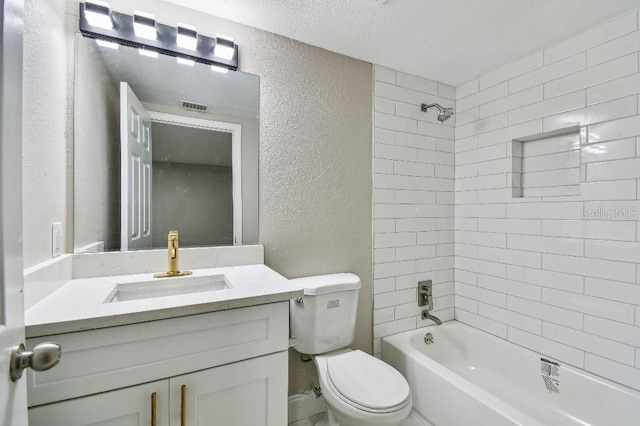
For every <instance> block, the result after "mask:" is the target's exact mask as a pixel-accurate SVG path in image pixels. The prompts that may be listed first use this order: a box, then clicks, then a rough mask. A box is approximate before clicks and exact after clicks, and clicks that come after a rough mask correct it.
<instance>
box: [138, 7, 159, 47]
mask: <svg viewBox="0 0 640 426" xmlns="http://www.w3.org/2000/svg"><path fill="white" fill-rule="evenodd" d="M133 32H134V33H135V34H136V37H140V38H146V39H147V40H156V39H157V38H158V31H157V30H156V17H155V16H154V15H152V14H150V13H145V12H138V11H137V10H136V11H135V12H133Z"/></svg>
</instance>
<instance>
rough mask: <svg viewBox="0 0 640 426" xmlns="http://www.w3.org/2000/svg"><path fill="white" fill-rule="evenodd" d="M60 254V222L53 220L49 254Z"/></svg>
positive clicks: (53, 255) (54, 255)
mask: <svg viewBox="0 0 640 426" xmlns="http://www.w3.org/2000/svg"><path fill="white" fill-rule="evenodd" d="M61 254H62V222H53V224H52V225H51V256H52V257H56V256H60V255H61Z"/></svg>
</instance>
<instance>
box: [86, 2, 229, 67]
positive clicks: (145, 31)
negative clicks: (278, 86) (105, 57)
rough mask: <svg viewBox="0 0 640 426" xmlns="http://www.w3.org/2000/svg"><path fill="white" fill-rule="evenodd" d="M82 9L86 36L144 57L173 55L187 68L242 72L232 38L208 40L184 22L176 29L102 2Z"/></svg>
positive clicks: (138, 13) (218, 36)
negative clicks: (197, 66)
mask: <svg viewBox="0 0 640 426" xmlns="http://www.w3.org/2000/svg"><path fill="white" fill-rule="evenodd" d="M79 8H80V32H81V33H82V35H83V36H85V37H89V38H93V39H96V41H100V42H101V43H102V42H110V43H117V44H122V45H124V46H129V47H133V48H137V49H141V52H140V54H142V55H146V56H151V55H154V56H155V55H157V54H159V53H162V54H163V55H168V56H173V57H176V58H179V59H180V61H179V62H180V63H181V64H185V65H192V64H193V63H194V62H200V63H202V64H205V65H210V66H212V67H216V68H217V69H216V70H219V71H222V70H224V71H225V72H226V71H228V70H232V71H236V70H237V69H238V56H239V55H238V45H237V44H235V43H234V41H233V38H231V37H228V36H222V35H217V36H216V37H207V36H204V35H201V34H198V32H197V30H196V28H195V27H194V26H191V25H187V24H183V23H178V25H177V26H176V27H172V26H169V25H164V24H161V23H158V22H156V19H155V17H154V15H151V14H148V13H142V12H137V11H136V12H134V14H133V15H127V14H124V13H119V12H115V11H113V10H111V8H110V6H109V3H107V2H105V1H100V0H87V1H85V2H84V3H80V5H79ZM101 46H103V44H101ZM189 61H191V62H189Z"/></svg>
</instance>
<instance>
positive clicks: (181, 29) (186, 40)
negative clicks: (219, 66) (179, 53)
mask: <svg viewBox="0 0 640 426" xmlns="http://www.w3.org/2000/svg"><path fill="white" fill-rule="evenodd" d="M176 43H177V44H178V46H179V47H182V48H183V49H189V50H196V48H197V47H198V31H197V30H196V27H194V26H192V25H187V24H183V23H181V22H178V36H177V38H176ZM229 59H231V58H229Z"/></svg>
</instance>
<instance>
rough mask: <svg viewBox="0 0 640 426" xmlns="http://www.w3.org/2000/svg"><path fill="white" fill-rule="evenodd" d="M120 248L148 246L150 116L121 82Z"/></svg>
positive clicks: (149, 216)
mask: <svg viewBox="0 0 640 426" xmlns="http://www.w3.org/2000/svg"><path fill="white" fill-rule="evenodd" d="M120 145H121V146H120V158H121V159H120V176H121V177H120V179H121V180H120V191H121V196H120V197H121V198H120V199H121V205H120V211H121V217H120V220H121V222H120V229H121V237H120V250H121V251H126V250H139V249H145V248H151V161H152V158H151V119H150V118H149V114H148V113H147V111H146V110H145V109H144V107H143V106H142V104H141V103H140V101H139V100H138V98H137V97H136V95H135V93H133V91H132V90H131V87H129V85H128V84H127V83H125V82H120Z"/></svg>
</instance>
